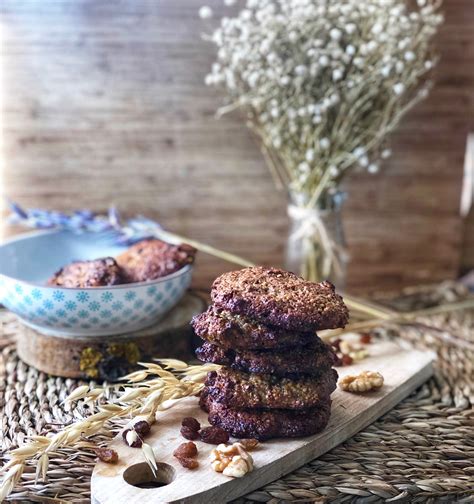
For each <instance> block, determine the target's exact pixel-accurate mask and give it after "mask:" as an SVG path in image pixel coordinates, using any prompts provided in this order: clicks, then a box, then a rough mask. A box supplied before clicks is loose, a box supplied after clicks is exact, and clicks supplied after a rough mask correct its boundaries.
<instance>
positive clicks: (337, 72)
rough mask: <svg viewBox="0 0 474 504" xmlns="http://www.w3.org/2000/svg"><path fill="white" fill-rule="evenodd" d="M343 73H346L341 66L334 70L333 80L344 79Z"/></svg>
mask: <svg viewBox="0 0 474 504" xmlns="http://www.w3.org/2000/svg"><path fill="white" fill-rule="evenodd" d="M343 75H344V74H343V72H342V70H341V69H340V68H336V69H334V70H333V71H332V80H333V81H334V82H337V81H339V80H341V79H342V77H343Z"/></svg>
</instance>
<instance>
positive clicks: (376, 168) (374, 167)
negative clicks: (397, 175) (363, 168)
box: [367, 163, 379, 173]
mask: <svg viewBox="0 0 474 504" xmlns="http://www.w3.org/2000/svg"><path fill="white" fill-rule="evenodd" d="M367 171H368V172H369V173H377V172H378V171H379V166H378V165H377V164H376V163H370V164H369V166H368V167H367Z"/></svg>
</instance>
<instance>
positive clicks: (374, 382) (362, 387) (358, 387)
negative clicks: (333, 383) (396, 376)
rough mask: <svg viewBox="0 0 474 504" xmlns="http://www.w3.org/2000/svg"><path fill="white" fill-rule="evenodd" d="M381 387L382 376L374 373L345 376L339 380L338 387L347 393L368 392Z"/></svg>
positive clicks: (366, 372)
mask: <svg viewBox="0 0 474 504" xmlns="http://www.w3.org/2000/svg"><path fill="white" fill-rule="evenodd" d="M382 385H383V376H382V375H381V374H380V373H378V372H376V371H362V372H361V373H359V374H358V375H347V376H344V377H343V378H341V379H340V380H339V387H340V388H341V389H342V390H346V391H348V392H356V393H360V392H368V391H369V390H375V389H379V388H380V387H381V386H382Z"/></svg>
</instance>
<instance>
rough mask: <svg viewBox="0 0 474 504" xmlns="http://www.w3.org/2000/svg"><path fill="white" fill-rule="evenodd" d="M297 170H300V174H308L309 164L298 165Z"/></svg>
mask: <svg viewBox="0 0 474 504" xmlns="http://www.w3.org/2000/svg"><path fill="white" fill-rule="evenodd" d="M298 168H299V170H300V171H301V172H302V173H309V172H310V170H311V167H310V166H309V164H308V163H306V162H303V163H300V164H299V165H298Z"/></svg>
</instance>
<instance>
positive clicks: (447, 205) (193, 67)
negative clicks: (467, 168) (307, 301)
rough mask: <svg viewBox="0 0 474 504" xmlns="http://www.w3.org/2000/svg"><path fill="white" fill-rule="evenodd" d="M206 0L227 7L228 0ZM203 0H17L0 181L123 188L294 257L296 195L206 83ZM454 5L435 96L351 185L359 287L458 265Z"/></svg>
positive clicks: (103, 202) (458, 90)
mask: <svg viewBox="0 0 474 504" xmlns="http://www.w3.org/2000/svg"><path fill="white" fill-rule="evenodd" d="M207 3H208V4H209V5H210V6H212V7H213V9H214V10H215V11H216V13H217V15H219V13H221V12H223V9H224V7H223V3H222V1H221V0H210V1H209V2H207ZM198 8H199V4H197V3H196V2H195V1H194V0H180V1H179V2H176V1H174V0H160V1H159V2H157V1H155V0H124V1H121V2H107V1H106V0H95V1H91V0H77V1H76V2H68V1H67V0H43V1H42V2H37V1H35V0H25V1H22V2H18V1H17V0H3V1H2V13H1V16H2V28H3V31H2V35H3V44H2V64H3V75H4V78H3V95H4V99H3V109H4V110H3V111H2V112H3V126H2V129H3V137H4V146H3V153H2V155H3V158H4V160H5V174H4V185H3V187H2V188H0V192H1V193H2V194H5V195H7V196H8V197H10V198H11V199H13V200H17V201H19V202H20V203H22V204H24V205H28V206H35V207H54V208H58V209H63V210H68V209H71V208H74V207H77V206H81V207H90V208H92V209H95V210H104V209H105V208H106V207H107V206H108V205H109V204H112V203H114V204H116V205H117V206H118V207H119V208H120V209H122V210H123V211H124V212H125V213H127V214H129V215H131V214H135V213H145V214H147V215H149V216H150V217H152V218H156V219H158V220H160V221H161V222H162V223H163V224H164V225H165V226H166V227H168V228H170V229H172V230H174V231H176V232H178V233H181V234H184V235H189V236H192V237H194V238H196V239H200V240H203V241H205V242H209V243H211V244H212V245H214V246H217V247H220V248H224V249H229V250H230V251H233V252H235V253H238V254H241V255H243V256H245V257H247V258H248V259H250V260H252V261H255V262H259V263H265V264H273V265H281V264H282V262H283V250H284V243H285V238H286V232H287V226H288V220H287V217H286V211H285V206H286V196H285V194H284V193H278V192H276V191H275V188H274V186H273V183H272V180H271V178H270V176H269V173H268V171H267V168H266V167H265V164H264V161H263V159H262V156H261V154H260V152H259V148H258V146H257V144H256V142H255V139H254V138H253V137H252V135H251V134H250V133H249V132H248V131H247V129H246V128H245V126H244V124H243V121H242V119H241V117H240V116H239V115H237V114H236V115H229V116H226V117H224V118H222V119H220V120H216V119H215V117H214V112H215V110H216V108H217V107H218V106H219V105H220V104H221V103H222V95H220V94H219V93H218V92H216V91H215V90H214V89H210V88H207V87H206V86H205V85H204V84H203V79H204V75H205V73H206V72H207V69H208V68H209V67H210V65H211V63H212V61H213V58H214V48H213V47H212V46H211V45H210V44H208V43H206V42H205V41H203V40H202V39H201V34H202V33H203V32H205V31H209V29H208V28H207V25H206V23H203V21H202V20H201V19H199V17H198V13H197V11H198ZM444 9H445V13H446V23H445V25H444V27H443V29H442V31H441V33H440V36H439V38H438V47H439V49H440V52H441V63H440V66H439V68H438V70H437V71H436V81H437V82H436V86H435V88H434V90H433V93H432V95H431V96H430V98H429V99H428V100H427V101H426V102H424V103H423V104H421V105H420V106H419V107H418V108H417V109H416V110H414V111H412V113H410V115H409V116H408V117H406V118H405V120H404V122H403V123H402V125H401V128H400V129H399V131H398V132H397V133H396V134H395V135H394V137H393V145H392V147H393V151H394V156H393V158H391V159H390V160H389V161H388V162H386V163H385V166H384V171H383V173H382V174H380V175H378V176H375V177H367V176H364V175H360V176H359V175H355V176H353V177H351V178H350V179H349V180H348V181H347V183H346V184H345V187H344V188H345V189H346V190H347V191H348V193H349V195H350V199H349V201H348V204H347V209H346V215H347V219H346V229H347V235H348V243H349V245H350V251H349V252H350V254H351V256H352V258H353V265H352V266H351V267H350V270H349V279H348V287H349V288H350V289H351V290H353V291H359V292H362V291H363V292H366V291H370V290H373V289H377V290H380V289H383V288H390V289H392V288H397V287H401V286H402V285H407V284H413V283H416V282H418V281H421V280H423V279H430V280H432V281H437V280H440V279H444V278H448V277H454V276H455V275H456V274H457V271H458V269H459V262H460V252H459V250H460V247H461V242H462V233H463V231H462V228H461V222H460V218H459V216H458V207H459V193H460V186H461V175H462V164H463V155H464V140H465V135H466V133H467V131H468V130H469V129H471V130H472V129H474V125H473V122H474V97H473V91H472V90H473V89H474V31H473V30H472V26H473V25H474V10H473V9H472V2H471V0H450V1H449V2H445V6H444ZM374 214H377V215H374ZM406 219H408V223H407V224H406V225H405V221H406ZM396 223H398V224H396ZM1 227H3V226H2V225H1V220H0V228H1ZM469 230H470V231H466V233H468V232H470V233H471V234H473V233H472V227H470V228H469ZM3 232H4V233H5V232H11V231H5V230H3ZM1 233H2V230H1V229H0V234H1ZM433 240H435V246H434V247H433ZM384 243H385V244H390V246H388V245H387V246H385V247H384V249H383V250H387V248H389V249H390V250H392V251H393V254H392V255H391V257H390V262H389V265H388V274H387V275H386V276H384V275H382V274H381V273H380V271H381V268H382V267H383V266H384V265H385V263H386V259H385V257H384V256H383V254H381V253H380V252H377V249H376V247H378V246H379V245H380V244H384ZM470 243H471V241H469V240H468V247H471V245H469V244H470ZM469 250H471V249H469ZM472 250H474V249H472ZM421 251H423V253H424V257H425V258H424V261H423V263H421V261H420V255H421ZM469 255H470V256H471V257H472V256H474V252H473V253H471V254H469V252H467V253H465V257H466V256H469ZM231 267H232V266H229V265H227V264H225V263H222V262H220V261H215V260H214V259H211V258H208V257H202V258H201V259H200V266H199V268H198V270H197V272H196V277H195V285H197V286H199V287H204V288H208V287H209V285H210V282H211V281H212V279H213V278H214V277H215V276H217V275H218V274H219V273H221V272H222V271H223V270H225V269H229V268H231ZM420 269H421V271H420ZM361 272H363V278H361V275H362V274H361Z"/></svg>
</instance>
